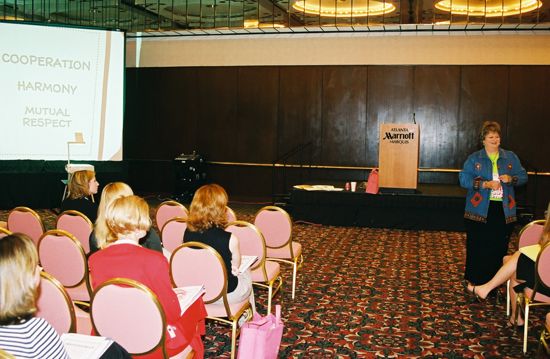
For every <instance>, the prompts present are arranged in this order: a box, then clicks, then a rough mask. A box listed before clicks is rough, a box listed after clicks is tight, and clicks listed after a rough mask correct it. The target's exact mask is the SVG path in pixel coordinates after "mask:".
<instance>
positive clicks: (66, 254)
mask: <svg viewBox="0 0 550 359" xmlns="http://www.w3.org/2000/svg"><path fill="white" fill-rule="evenodd" d="M38 257H39V258H40V264H41V265H42V267H43V268H44V270H45V271H46V272H48V273H49V274H51V275H53V276H54V277H55V278H56V279H57V280H59V281H60V282H61V284H63V287H65V290H66V291H67V293H69V296H70V297H71V299H72V300H73V301H80V302H83V304H86V303H87V302H89V301H90V293H91V287H90V282H89V274H88V262H87V261H86V254H85V253H84V248H82V245H81V244H80V242H79V241H78V240H77V239H76V238H75V237H74V236H73V235H72V234H70V233H69V232H67V231H63V230H60V229H53V230H50V231H47V232H46V233H44V235H42V237H41V238H40V241H39V242H38Z"/></svg>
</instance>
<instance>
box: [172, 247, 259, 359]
mask: <svg viewBox="0 0 550 359" xmlns="http://www.w3.org/2000/svg"><path fill="white" fill-rule="evenodd" d="M170 277H171V279H172V284H173V285H174V287H185V286H194V285H204V287H205V289H206V292H205V294H204V296H203V300H204V303H205V306H206V312H207V313H208V317H207V318H208V319H212V320H216V321H219V322H222V323H225V324H229V325H231V359H233V358H235V347H236V340H237V335H238V334H239V328H238V326H237V321H238V320H239V318H240V317H241V316H242V315H243V314H244V312H245V311H248V312H249V314H250V315H249V316H248V320H250V319H251V318H252V312H251V309H250V302H249V301H248V299H247V300H245V301H243V302H240V303H229V302H228V300H227V271H226V269H225V265H224V264H223V260H222V258H221V256H220V255H219V253H218V252H216V250H215V249H214V248H212V247H210V246H208V245H206V244H203V243H198V242H186V243H183V244H182V245H180V246H179V247H178V248H176V249H175V250H174V252H173V253H172V257H170ZM218 300H220V301H218ZM225 318H227V319H225Z"/></svg>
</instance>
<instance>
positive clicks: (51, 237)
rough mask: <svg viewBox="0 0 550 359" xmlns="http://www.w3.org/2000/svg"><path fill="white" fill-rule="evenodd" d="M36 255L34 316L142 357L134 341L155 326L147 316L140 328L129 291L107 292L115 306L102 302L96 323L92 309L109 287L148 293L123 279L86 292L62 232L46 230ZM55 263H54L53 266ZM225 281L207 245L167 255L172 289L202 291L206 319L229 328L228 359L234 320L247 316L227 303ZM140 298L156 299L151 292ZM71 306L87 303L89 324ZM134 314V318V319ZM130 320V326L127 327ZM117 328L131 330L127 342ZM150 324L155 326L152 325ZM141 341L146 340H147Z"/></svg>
mask: <svg viewBox="0 0 550 359" xmlns="http://www.w3.org/2000/svg"><path fill="white" fill-rule="evenodd" d="M38 251H39V258H40V262H41V265H42V266H43V268H44V270H46V271H47V272H48V273H46V272H42V273H41V277H42V278H41V281H42V284H41V285H42V289H41V295H40V298H39V300H38V307H39V312H38V315H39V316H42V317H44V318H45V319H47V320H48V321H49V322H50V323H51V324H52V325H53V326H54V328H55V329H56V330H57V331H58V332H59V333H60V334H62V333H64V332H78V333H82V334H89V333H91V328H92V326H93V328H94V330H95V332H96V333H98V334H99V335H102V336H107V337H111V338H113V339H115V340H116V341H117V342H118V343H119V344H121V345H122V346H123V347H125V348H126V350H128V351H129V352H131V353H139V352H142V351H141V350H142V349H143V351H145V347H143V343H144V340H143V339H139V338H142V337H143V335H144V334H143V333H142V332H141V330H143V332H145V333H148V332H147V330H149V329H150V327H155V325H152V324H150V323H151V320H152V319H150V318H149V316H151V315H152V314H149V316H146V317H145V318H148V319H146V320H144V321H143V322H140V320H142V317H143V310H137V309H136V307H134V306H131V305H130V304H131V301H130V302H129V299H128V298H127V297H126V296H131V295H132V293H133V292H132V291H126V290H122V289H116V290H115V289H110V290H111V291H116V292H118V293H119V297H118V300H114V299H112V298H111V299H108V300H105V301H103V302H102V303H104V304H105V303H109V304H110V309H109V308H106V307H108V306H107V305H106V304H105V305H103V308H104V309H103V310H102V313H103V311H108V313H109V314H108V315H107V314H105V315H103V317H102V318H103V319H101V320H100V321H99V322H98V321H97V320H96V319H95V316H96V313H97V311H98V310H99V309H97V307H98V306H97V305H96V303H97V298H98V293H99V292H100V291H102V290H103V288H104V287H107V286H108V285H110V284H113V285H122V284H124V285H125V286H126V287H133V288H134V289H139V291H141V292H144V291H145V292H146V293H149V292H150V291H149V290H148V289H147V288H146V287H145V286H143V285H142V284H139V283H138V284H136V283H135V282H134V281H130V280H128V279H121V280H118V281H117V280H113V281H108V282H106V283H104V284H102V285H101V286H99V287H98V288H96V289H95V291H93V292H92V291H91V288H90V284H89V275H88V269H87V265H86V258H85V255H84V252H83V250H82V247H81V245H80V244H79V242H78V241H77V240H76V239H75V238H74V236H72V235H71V234H69V233H67V232H65V231H60V230H52V231H48V232H46V234H45V236H43V237H42V239H41V240H40V242H39V246H38ZM59 253H64V255H63V256H59ZM55 258H57V259H58V260H57V261H55V260H54V259H55ZM78 259H79V261H78V263H77V260H78ZM71 266H74V267H71ZM52 274H53V275H52ZM227 276H228V274H227V271H226V268H225V265H224V262H223V260H222V259H221V257H220V255H219V254H218V253H217V252H216V251H215V250H214V249H213V248H211V247H209V246H207V245H204V244H202V243H196V242H190V243H185V244H182V245H180V246H179V247H178V248H176V249H175V250H174V253H172V256H171V259H170V277H171V280H172V284H173V286H174V287H175V288H176V287H186V286H195V285H203V286H204V287H205V289H206V291H205V294H204V298H203V300H204V302H205V304H206V309H207V313H208V318H209V319H212V320H216V321H220V322H222V323H225V324H229V325H230V326H231V328H232V330H231V338H232V346H231V352H232V358H233V357H234V353H235V347H236V338H237V336H238V334H239V328H238V320H239V318H240V317H241V316H242V315H243V314H244V313H245V312H249V315H247V318H248V319H251V318H252V313H251V305H250V303H249V301H248V299H246V300H244V301H243V302H239V303H230V302H229V301H228V299H227ZM130 284H131V285H130ZM146 297H154V298H156V297H155V296H154V294H153V293H152V292H151V293H149V294H148V295H147V296H146ZM75 303H77V304H80V305H87V306H89V305H88V304H87V303H91V309H90V313H91V321H90V317H89V315H88V314H87V313H86V312H85V311H83V310H82V309H80V308H79V307H78V306H77V305H75ZM114 303H122V305H116V309H113V307H114V306H115V304H114ZM157 307H158V308H161V306H160V305H157ZM128 308H132V310H133V312H128ZM137 313H139V314H140V315H137ZM132 320H133V321H134V322H132V323H129V321H132ZM136 321H137V322H136ZM98 323H100V324H98ZM120 323H126V324H127V325H128V328H133V331H132V332H133V333H134V334H133V335H132V336H130V337H129V338H128V337H126V336H124V337H120V336H118V335H121V334H122V333H123V332H124V331H119V329H120V327H121V325H122V324H120ZM140 323H141V325H140ZM144 323H145V324H144ZM153 323H156V322H155V321H154V320H153ZM129 324H131V325H129ZM122 327H123V326H122ZM117 333H118V335H117ZM140 333H141V334H140ZM145 336H147V337H149V335H145ZM132 338H133V339H132ZM136 338H137V339H136ZM136 342H137V343H136ZM162 342H164V340H163V341H162ZM138 343H141V344H138ZM138 349H139V350H138ZM148 350H150V348H149V349H147V351H148Z"/></svg>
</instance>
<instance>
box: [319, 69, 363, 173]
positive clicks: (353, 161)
mask: <svg viewBox="0 0 550 359" xmlns="http://www.w3.org/2000/svg"><path fill="white" fill-rule="evenodd" d="M366 99H367V68H366V66H340V67H337V66H328V67H325V68H324V70H323V94H322V116H323V118H322V126H323V129H322V135H321V138H322V144H321V151H322V152H321V163H322V164H334V163H338V164H342V165H352V166H353V165H361V164H364V163H365V160H366V158H367V151H366V130H367V128H366V112H367V111H366V110H367V106H366Z"/></svg>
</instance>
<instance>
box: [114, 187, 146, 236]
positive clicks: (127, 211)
mask: <svg viewBox="0 0 550 359" xmlns="http://www.w3.org/2000/svg"><path fill="white" fill-rule="evenodd" d="M105 221H106V222H107V227H109V236H108V238H107V242H108V243H112V242H114V241H116V240H117V239H118V238H119V237H120V236H123V235H125V234H128V233H131V232H135V231H139V230H143V231H148V230H149V229H150V228H151V218H150V217H149V205H148V204H147V202H145V200H144V199H143V198H141V197H138V196H134V195H132V196H128V197H121V198H118V199H115V200H114V201H113V202H112V203H111V204H109V205H108V206H107V210H106V211H105Z"/></svg>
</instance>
